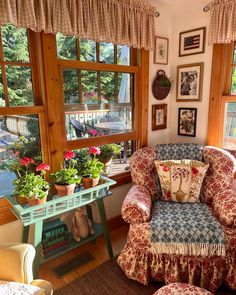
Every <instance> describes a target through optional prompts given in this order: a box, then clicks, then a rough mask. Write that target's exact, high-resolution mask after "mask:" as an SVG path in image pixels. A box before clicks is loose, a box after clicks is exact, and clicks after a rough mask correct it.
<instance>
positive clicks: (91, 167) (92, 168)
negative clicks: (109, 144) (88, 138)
mask: <svg viewBox="0 0 236 295" xmlns="http://www.w3.org/2000/svg"><path fill="white" fill-rule="evenodd" d="M86 153H87V154H86ZM100 153H101V151H100V149H99V148H98V147H91V148H90V149H89V150H87V151H86V150H82V151H81V152H80V155H79V156H80V158H82V161H80V162H79V163H78V169H79V172H80V174H81V176H82V183H83V187H84V188H85V189H86V188H90V187H93V186H96V185H97V184H98V182H99V179H100V174H101V172H102V171H103V167H104V164H103V163H102V162H100V161H99V160H98V159H97V158H96V156H97V155H99V154H100Z"/></svg>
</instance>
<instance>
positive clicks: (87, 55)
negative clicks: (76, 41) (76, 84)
mask: <svg viewBox="0 0 236 295" xmlns="http://www.w3.org/2000/svg"><path fill="white" fill-rule="evenodd" d="M80 60H81V61H96V60H97V58H96V42H94V41H91V40H86V39H80Z"/></svg>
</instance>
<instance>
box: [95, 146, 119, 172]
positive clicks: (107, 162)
mask: <svg viewBox="0 0 236 295" xmlns="http://www.w3.org/2000/svg"><path fill="white" fill-rule="evenodd" d="M100 151H101V153H100V154H99V155H98V157H97V158H98V160H99V161H101V162H102V163H103V164H104V172H105V174H108V173H109V170H110V167H111V163H112V159H113V157H114V156H118V155H119V154H120V153H121V146H120V145H118V144H115V143H109V144H105V145H102V146H100Z"/></svg>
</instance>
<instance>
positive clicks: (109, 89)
mask: <svg viewBox="0 0 236 295" xmlns="http://www.w3.org/2000/svg"><path fill="white" fill-rule="evenodd" d="M100 79H101V101H102V102H106V103H108V102H109V103H111V102H114V101H115V73H112V72H100Z"/></svg>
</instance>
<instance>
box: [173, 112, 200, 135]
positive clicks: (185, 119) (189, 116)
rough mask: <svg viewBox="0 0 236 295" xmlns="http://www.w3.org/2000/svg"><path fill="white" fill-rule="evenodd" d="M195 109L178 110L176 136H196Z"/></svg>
mask: <svg viewBox="0 0 236 295" xmlns="http://www.w3.org/2000/svg"><path fill="white" fill-rule="evenodd" d="M196 125H197V109H196V108H179V116H178V135H184V136H192V137H195V136H196Z"/></svg>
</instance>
